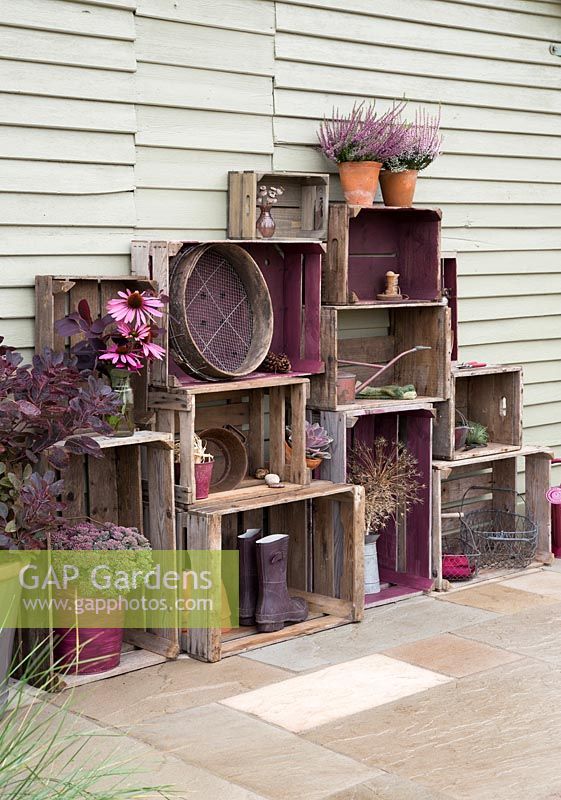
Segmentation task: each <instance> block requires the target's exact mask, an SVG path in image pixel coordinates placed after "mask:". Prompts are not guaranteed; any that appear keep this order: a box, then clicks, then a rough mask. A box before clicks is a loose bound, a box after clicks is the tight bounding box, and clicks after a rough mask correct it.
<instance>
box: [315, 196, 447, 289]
mask: <svg viewBox="0 0 561 800" xmlns="http://www.w3.org/2000/svg"><path fill="white" fill-rule="evenodd" d="M441 217H442V214H441V212H440V210H439V209H437V208H387V207H386V206H371V207H365V206H351V205H347V204H345V203H332V204H331V206H330V209H329V227H328V237H327V254H326V256H325V260H324V275H323V295H322V297H323V302H324V303H326V304H329V305H347V304H360V303H366V304H372V303H377V302H386V301H385V300H384V299H380V298H379V295H380V294H382V293H383V292H384V291H385V288H386V273H387V272H390V271H391V272H394V273H397V274H398V275H399V288H400V292H401V295H402V298H403V299H402V300H394V301H393V302H394V304H395V305H399V303H400V302H406V301H419V302H426V303H430V302H438V301H439V300H440V299H441V297H442V276H441V263H440V223H441Z"/></svg>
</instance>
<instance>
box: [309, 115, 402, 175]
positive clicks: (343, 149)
mask: <svg viewBox="0 0 561 800" xmlns="http://www.w3.org/2000/svg"><path fill="white" fill-rule="evenodd" d="M404 106H405V104H404V103H403V102H401V103H397V104H394V105H393V106H392V108H391V109H389V110H388V111H386V112H385V113H384V114H382V115H381V116H380V117H378V116H377V114H376V112H375V110H374V105H373V103H370V104H369V105H367V106H365V105H364V102H362V103H360V104H359V105H356V104H355V105H354V106H353V109H352V111H351V112H350V113H349V114H347V115H341V114H339V112H338V111H336V110H335V109H334V110H333V117H332V118H331V119H324V120H323V121H322V122H321V124H320V127H319V130H318V139H319V146H320V149H321V151H322V153H323V154H324V155H325V156H326V157H327V158H328V159H329V160H330V161H334V162H335V163H336V164H341V163H343V162H346V161H378V162H383V161H385V160H387V159H388V158H391V157H392V156H394V155H395V154H396V153H399V152H401V151H402V150H403V145H404V141H405V130H404V128H403V125H400V124H399V117H400V114H401V112H402V111H403V108H404Z"/></svg>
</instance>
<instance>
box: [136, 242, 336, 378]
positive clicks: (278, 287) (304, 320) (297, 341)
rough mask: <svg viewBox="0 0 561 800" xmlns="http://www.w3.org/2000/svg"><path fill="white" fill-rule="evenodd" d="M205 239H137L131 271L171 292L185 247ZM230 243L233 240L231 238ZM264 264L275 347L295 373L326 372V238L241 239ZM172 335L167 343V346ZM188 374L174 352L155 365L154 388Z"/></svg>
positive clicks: (257, 260) (261, 267)
mask: <svg viewBox="0 0 561 800" xmlns="http://www.w3.org/2000/svg"><path fill="white" fill-rule="evenodd" d="M196 244H200V242H185V241H181V242H177V241H174V242H156V241H135V242H133V243H132V271H133V273H134V274H135V275H138V276H144V277H146V278H152V279H154V280H155V281H157V283H158V286H159V287H160V289H161V290H162V291H163V292H165V293H166V294H169V291H170V286H169V275H170V267H172V266H173V259H174V258H175V257H176V256H178V255H179V254H180V253H181V252H182V250H183V249H184V248H188V247H192V246H193V245H196ZM230 244H231V242H230ZM237 244H238V245H240V247H243V248H244V249H245V250H247V251H248V253H249V254H250V255H251V256H252V257H253V258H254V259H255V261H256V262H257V264H258V265H259V267H260V269H261V271H262V272H263V276H264V278H265V281H266V282H267V286H268V288H269V292H270V294H271V300H272V304H273V313H274V327H273V339H272V342H271V350H272V351H273V352H274V353H285V354H286V355H287V356H288V358H289V359H290V362H291V364H292V369H293V371H294V372H299V373H301V374H316V373H318V372H321V371H323V369H324V364H323V362H322V360H321V356H320V338H319V320H320V301H321V256H322V254H323V253H324V252H325V246H324V245H323V244H321V242H311V241H310V242H290V241H288V242H287V241H280V240H279V241H276V240H275V242H274V243H271V242H266V241H262V242H257V241H255V240H253V241H251V242H244V241H240V242H237ZM167 343H168V339H167V333H166V335H165V341H164V342H162V344H163V345H164V346H165V347H166V350H167ZM178 375H179V376H180V377H181V380H182V381H184V380H185V374H184V373H182V372H181V370H179V369H178V368H177V367H176V366H175V365H174V363H173V359H172V358H171V356H166V357H165V359H164V360H162V361H161V362H157V363H155V364H153V366H152V383H153V385H155V386H166V387H167V386H170V387H173V386H176V385H178V381H177V376H178Z"/></svg>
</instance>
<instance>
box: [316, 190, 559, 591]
mask: <svg viewBox="0 0 561 800" xmlns="http://www.w3.org/2000/svg"><path fill="white" fill-rule="evenodd" d="M440 221H441V214H440V211H439V210H438V209H428V208H408V209H405V208H385V207H380V206H374V207H371V208H364V207H360V206H356V207H355V206H349V205H346V204H334V205H332V206H331V207H330V215H329V227H328V241H327V253H326V256H325V259H324V274H323V306H322V317H321V319H322V328H321V340H322V356H323V358H324V360H325V363H326V370H325V373H324V374H322V375H318V376H315V377H312V391H311V400H310V404H309V407H310V409H311V415H312V417H313V418H314V419H318V420H319V421H320V422H321V424H322V425H324V426H325V427H326V428H327V429H328V431H329V432H330V434H331V435H332V436H333V437H334V446H333V458H332V460H331V461H326V462H324V463H323V466H322V472H321V474H322V477H325V478H328V479H330V480H334V481H344V480H345V479H346V475H347V458H348V455H349V452H350V451H352V449H353V448H354V447H355V445H356V444H357V443H359V442H362V443H365V444H367V445H370V446H372V445H373V444H374V441H375V439H376V438H377V437H379V436H382V437H384V438H385V439H386V440H388V441H389V442H400V443H402V444H404V445H405V447H406V448H407V450H409V452H411V453H412V454H413V455H414V456H415V458H416V459H417V461H418V464H419V471H420V473H421V482H422V484H423V487H422V489H421V491H420V496H421V499H422V503H421V504H418V505H415V506H413V507H412V508H411V510H410V511H409V512H407V513H403V511H402V510H401V509H400V508H396V510H395V518H394V519H393V520H391V521H390V522H389V524H388V525H387V526H386V527H385V529H384V530H383V531H381V532H380V531H378V532H379V533H381V534H382V535H381V536H380V538H379V539H378V561H379V570H380V580H381V590H380V592H377V593H376V594H374V595H367V596H366V597H365V604H366V607H369V606H372V605H378V604H382V603H387V602H393V601H394V600H396V599H399V598H401V597H407V596H410V595H411V594H413V593H415V592H419V591H426V590H430V589H432V588H433V587H435V588H437V589H442V588H448V587H449V583H448V582H447V581H445V580H443V576H442V554H443V552H444V553H446V540H447V537H458V532H459V527H460V521H459V516H458V510H459V504H460V502H461V498H462V496H463V494H464V492H465V490H466V489H467V488H469V487H472V486H474V485H482V486H483V489H482V490H481V491H479V493H477V492H476V493H475V494H474V495H472V496H471V498H470V500H471V502H470V506H469V510H477V509H484V508H488V507H493V508H504V509H506V510H514V509H515V506H516V494H515V493H514V491H512V492H511V493H510V494H505V493H504V492H499V491H498V489H504V488H506V489H510V490H515V489H516V488H517V486H518V484H519V479H518V473H517V458H518V459H524V462H525V470H526V476H527V490H526V498H525V499H526V504H527V511H528V514H529V515H530V516H531V517H532V519H533V520H535V521H536V522H537V524H538V528H539V540H538V552H537V559H539V560H542V561H547V560H548V559H549V558H550V549H551V548H550V522H549V510H548V507H547V504H546V503H545V501H544V493H545V491H546V489H547V487H548V485H549V466H550V458H551V455H552V454H551V452H550V451H549V450H548V449H547V448H543V447H525V448H522V368H521V367H519V366H511V365H508V366H504V365H498V366H490V365H485V366H480V367H473V368H467V369H466V368H465V367H464V366H461V365H460V364H459V363H458V360H457V359H458V334H457V329H458V325H457V319H458V316H457V285H456V273H457V265H456V257H455V254H453V253H441V251H440V241H441V230H440ZM388 270H391V271H393V272H395V273H398V274H399V284H400V289H401V293H402V295H403V299H402V300H400V301H399V302H395V301H393V302H388V301H386V300H383V299H380V294H381V293H382V292H383V290H384V278H385V273H386V272H387V271H388ZM415 345H423V346H428V347H430V348H431V349H430V350H423V351H420V352H416V353H413V354H411V355H409V356H407V357H405V358H403V359H402V360H400V361H399V362H397V363H396V364H395V365H394V367H393V369H391V370H390V371H386V372H384V373H383V374H382V375H380V377H379V378H377V379H376V381H375V382H374V383H373V385H374V386H377V385H387V384H398V385H404V384H413V385H414V386H415V388H416V391H417V395H418V396H417V397H416V398H415V399H412V400H367V399H364V400H363V399H355V400H354V402H352V403H347V404H342V403H339V402H338V400H337V395H338V374H339V370H341V371H345V372H347V371H350V372H352V373H356V376H357V378H358V380H360V381H363V380H365V379H367V378H368V377H370V376H371V375H372V374H373V373H374V369H373V368H372V367H368V366H351V365H350V362H357V363H359V364H364V365H367V364H372V363H377V364H384V363H387V362H388V361H390V360H391V359H392V358H394V357H395V356H396V355H398V354H399V353H401V352H403V351H406V350H409V349H410V348H412V347H414V346H415ZM461 415H463V417H465V418H466V419H468V420H475V421H477V422H480V423H481V424H482V425H484V426H485V427H486V428H487V431H488V434H489V442H488V444H487V445H486V446H484V447H483V446H482V447H475V448H471V449H464V448H463V447H462V448H461V449H460V448H456V442H455V427H456V426H457V425H460V424H461V421H460V420H461ZM342 536H343V529H342V526H341V524H340V521H339V520H338V521H337V522H336V530H335V552H336V554H337V553H340V552H341V541H342ZM443 542H444V544H443ZM337 563H338V560H337V559H336V566H337ZM481 577H485V575H484V573H483V575H482V576H481Z"/></svg>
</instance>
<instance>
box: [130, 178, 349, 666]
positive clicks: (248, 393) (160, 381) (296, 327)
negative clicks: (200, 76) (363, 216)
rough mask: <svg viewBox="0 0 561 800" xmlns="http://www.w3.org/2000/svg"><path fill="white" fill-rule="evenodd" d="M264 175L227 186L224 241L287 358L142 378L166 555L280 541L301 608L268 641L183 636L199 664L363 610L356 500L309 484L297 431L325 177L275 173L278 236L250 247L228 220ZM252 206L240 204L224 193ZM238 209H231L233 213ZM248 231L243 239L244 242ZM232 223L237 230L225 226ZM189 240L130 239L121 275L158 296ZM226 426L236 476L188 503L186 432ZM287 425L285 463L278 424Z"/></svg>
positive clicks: (315, 318) (170, 367) (219, 634)
mask: <svg viewBox="0 0 561 800" xmlns="http://www.w3.org/2000/svg"><path fill="white" fill-rule="evenodd" d="M261 180H268V181H269V182H270V181H271V180H275V177H274V176H262V175H257V174H255V173H250V174H248V175H247V174H246V175H244V176H243V179H241V178H240V179H239V180H237V179H236V178H235V176H232V177H231V181H230V185H231V195H230V218H231V226H232V228H231V233H232V236H233V237H236V238H237V244H238V245H239V246H240V247H242V248H244V249H245V250H246V251H247V252H248V253H249V254H250V255H251V256H252V257H253V259H254V260H255V261H256V263H257V264H258V266H259V268H260V269H261V272H262V274H263V276H264V278H265V281H266V283H267V286H268V289H269V293H270V296H271V300H272V305H273V311H274V328H273V339H272V343H271V350H272V351H273V352H275V353H283V354H286V356H287V357H288V358H289V360H290V362H291V365H292V368H291V371H290V372H288V373H285V374H272V373H263V372H255V373H252V374H250V375H248V376H245V377H244V378H240V379H236V380H231V381H217V382H209V381H205V380H201V379H199V378H196V377H193V376H191V375H189V374H187V373H186V372H184V371H182V370H180V369H178V368H177V365H176V364H174V363H173V362H172V359H171V358H169V359H168V360H166V361H164V362H162V364H161V365H159V368H157V369H156V370H152V377H151V385H150V388H149V393H148V405H149V408H150V409H151V410H153V411H154V413H155V422H156V427H157V428H158V429H159V430H163V431H168V432H169V433H171V434H173V436H174V439H175V441H176V442H177V445H178V450H179V453H180V467H179V480H178V482H177V484H176V487H175V498H176V505H177V510H178V514H177V536H178V546H179V547H181V548H185V549H204V550H206V549H208V550H220V549H224V550H228V549H229V550H233V549H236V547H237V535H238V534H239V533H241V532H242V531H243V530H244V529H246V528H248V527H260V528H261V529H262V530H263V531H264V532H265V531H266V532H269V533H276V532H287V533H289V534H290V548H289V564H288V580H289V587H290V591H291V593H292V594H298V595H300V596H303V597H305V598H306V600H307V601H308V606H309V609H310V614H309V617H308V619H307V620H306V621H305V622H303V623H298V624H295V625H290V626H287V627H285V628H284V630H282V631H280V632H277V633H267V634H259V633H257V631H256V630H255V629H252V628H247V627H246V628H239V629H235V630H230V631H228V632H224V631H222V630H220V629H219V628H211V629H204V630H203V629H196V630H192V629H191V630H184V631H182V635H181V643H182V647H183V649H184V650H185V651H186V652H188V653H190V654H191V655H193V656H196V657H198V658H202V659H205V660H209V661H216V660H219V659H220V658H221V657H224V656H226V655H231V654H233V653H238V652H243V651H245V650H247V649H250V648H253V647H258V646H261V645H262V644H264V643H270V642H271V641H281V640H283V639H287V638H292V637H295V636H301V635H306V634H309V633H312V632H314V631H317V630H323V629H326V628H329V627H333V626H336V625H341V624H346V623H348V622H352V621H357V620H359V619H361V617H362V610H363V594H364V591H363V583H364V581H363V537H364V499H363V492H362V490H361V489H360V487H356V486H350V485H348V484H347V483H346V479H345V478H343V479H342V480H341V481H337V482H334V481H330V480H326V479H322V480H314V479H313V478H312V473H311V470H310V469H308V467H307V466H306V457H305V423H306V413H307V409H306V403H307V398H308V395H309V391H310V376H313V375H318V374H322V373H323V372H324V370H325V364H324V361H323V358H322V355H321V346H322V343H321V339H320V328H321V325H320V314H321V278H322V260H323V257H324V256H325V243H324V242H323V241H322V240H321V239H322V236H323V238H325V232H326V222H327V208H328V196H327V176H295V175H291V176H283V178H282V179H280V183H282V184H283V185H284V184H287V185H288V190H287V191H285V193H284V194H283V196H282V198H281V203H280V204H279V207H278V208H277V207H275V216H276V217H277V218H278V220H279V233H278V238H277V237H275V238H274V240H273V241H268V240H260V239H258V238H255V220H253V221H250V223H247V221H243V224H242V222H241V221H240V219H241V217H240V215H242V216H243V214H242V211H243V209H244V208H253V205H254V199H255V192H256V187H257V183H258V182H260V181H261ZM240 191H243V192H244V198H245V193H247V194H248V196H250V198H251V197H253V201H252V202H250V203H246V202H245V201H244V202H243V203H242V199H240V197H239V196H238V195H236V194H234V193H235V192H238V193H239V192H240ZM240 203H241V205H240ZM248 224H249V225H250V226H251V230H252V232H253V236H252V237H250V238H247V239H246V238H240V237H243V236H246V235H247V233H246V228H247V226H248ZM236 226H237V227H236ZM194 244H197V243H196V242H192V241H173V242H154V241H142V242H133V245H132V267H133V272H134V274H135V275H136V276H137V277H138V278H142V279H150V280H154V281H155V282H156V283H157V284H158V285H159V287H160V289H161V290H163V291H164V292H168V291H169V290H170V274H171V270H172V269H173V265H174V259H176V258H180V257H181V255H182V254H183V253H184V251H185V250H186V249H187V248H190V247H192V246H193V245H194ZM232 423H234V424H235V426H236V427H237V428H239V429H240V430H241V432H242V433H243V434H244V435H245V436H246V449H247V454H248V464H249V466H248V471H247V475H246V477H245V479H244V480H243V481H242V482H241V484H240V485H239V486H237V487H236V488H235V489H232V490H229V491H225V492H221V491H212V490H211V494H210V495H209V497H208V498H206V499H201V500H197V499H196V496H195V476H194V459H193V452H192V442H193V433H200V432H201V431H203V430H204V429H206V428H208V427H213V428H216V427H222V426H224V425H226V424H232ZM287 424H290V427H291V446H292V450H291V454H290V456H291V457H290V459H289V460H288V463H287V457H286V447H285V438H286V426H287ZM265 466H266V467H267V468H268V469H269V470H270V471H271V472H274V473H276V474H278V475H280V476H281V478H282V481H283V484H284V486H283V488H280V489H271V488H270V487H268V486H267V485H266V484H265V483H264V482H263V480H262V478H256V477H255V474H256V472H257V470H259V469H260V468H263V467H265ZM337 519H343V520H345V535H344V537H343V541H342V543H341V554H340V558H339V559H338V563H337V569H336V565H335V554H334V538H335V527H334V526H335V520H337Z"/></svg>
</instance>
